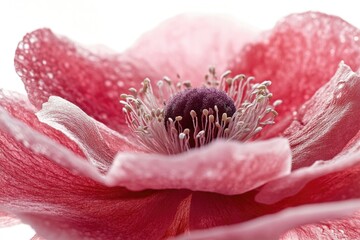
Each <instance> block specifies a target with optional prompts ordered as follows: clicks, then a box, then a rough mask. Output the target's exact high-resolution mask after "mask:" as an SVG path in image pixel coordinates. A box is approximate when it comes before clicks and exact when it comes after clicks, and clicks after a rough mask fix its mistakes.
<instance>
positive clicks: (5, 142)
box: [0, 109, 190, 240]
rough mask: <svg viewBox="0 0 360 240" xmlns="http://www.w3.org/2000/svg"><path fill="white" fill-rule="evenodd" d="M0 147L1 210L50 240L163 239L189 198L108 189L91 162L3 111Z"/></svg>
mask: <svg viewBox="0 0 360 240" xmlns="http://www.w3.org/2000/svg"><path fill="white" fill-rule="evenodd" d="M0 143H1V146H2V147H1V151H0V176H1V178H0V209H2V210H4V211H6V212H10V213H12V214H14V215H16V216H17V217H18V218H19V219H20V220H21V221H22V222H24V223H27V224H30V225H31V226H32V227H33V228H34V229H35V230H36V231H37V233H38V234H39V235H40V236H42V237H44V238H45V239H64V240H65V239H66V240H67V239H84V238H92V239H124V238H127V237H128V236H131V237H133V238H137V239H143V238H145V237H146V238H149V239H159V238H162V237H164V236H167V233H168V231H169V228H170V227H173V228H175V227H176V225H174V224H172V222H173V220H174V217H175V215H176V213H177V211H178V209H177V208H178V206H179V204H180V203H181V202H182V200H183V199H185V198H186V197H187V196H188V195H189V194H190V193H189V191H181V190H177V191H171V190H165V191H143V192H130V191H128V190H126V189H124V188H121V187H111V188H109V187H106V186H104V185H103V184H101V183H99V182H102V181H103V178H102V176H101V175H100V173H99V172H97V170H96V169H95V167H93V166H91V165H90V163H89V162H87V161H85V160H83V159H81V158H80V157H79V156H76V155H75V154H74V153H73V152H71V151H70V150H68V149H67V148H65V147H64V146H61V145H60V144H58V143H56V142H55V141H53V140H51V139H49V138H47V137H46V136H44V135H42V134H40V133H38V132H36V131H34V130H32V129H31V128H29V127H28V126H27V125H25V124H24V123H22V122H20V121H18V120H16V119H14V118H12V117H10V116H9V114H8V113H7V112H6V111H4V110H2V109H1V110H0ZM62 166H65V167H66V168H63V167H62ZM68 169H70V170H68ZM84 176H85V177H84ZM92 179H95V180H96V181H94V180H92ZM164 203H166V205H164ZM173 231H176V229H174V230H173Z"/></svg>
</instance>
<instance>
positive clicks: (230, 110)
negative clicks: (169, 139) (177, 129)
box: [165, 87, 236, 134]
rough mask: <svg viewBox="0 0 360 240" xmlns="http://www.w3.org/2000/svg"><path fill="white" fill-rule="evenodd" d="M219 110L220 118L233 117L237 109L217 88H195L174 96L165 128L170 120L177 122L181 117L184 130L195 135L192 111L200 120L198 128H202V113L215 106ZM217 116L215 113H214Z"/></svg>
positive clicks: (166, 114) (167, 108) (168, 109)
mask: <svg viewBox="0 0 360 240" xmlns="http://www.w3.org/2000/svg"><path fill="white" fill-rule="evenodd" d="M215 105H216V106H217V108H218V109H219V117H220V118H221V116H222V114H223V113H226V114H227V116H228V117H231V116H232V115H233V114H234V113H235V111H236V107H235V105H234V101H233V100H232V99H231V98H230V97H229V96H228V95H227V94H226V93H225V92H224V91H221V90H218V89H215V88H205V87H204V88H193V89H188V90H184V91H181V92H179V93H177V94H176V95H175V96H173V97H172V98H171V99H170V101H169V102H168V103H167V105H166V107H165V126H166V124H167V122H168V119H169V118H172V119H173V120H175V117H177V116H181V117H182V120H181V121H180V124H181V126H182V129H185V128H188V129H190V132H191V134H193V133H194V127H193V120H192V117H191V115H190V111H191V110H194V111H195V112H196V115H197V118H198V126H200V127H201V126H202V122H201V120H202V117H201V116H202V111H203V110H204V109H207V110H209V109H213V110H214V106H215ZM214 114H215V111H214Z"/></svg>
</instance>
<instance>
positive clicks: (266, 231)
mask: <svg viewBox="0 0 360 240" xmlns="http://www.w3.org/2000/svg"><path fill="white" fill-rule="evenodd" d="M359 208H360V201H359V200H352V201H340V202H336V203H324V204H312V205H307V206H300V207H296V208H290V209H286V210H283V211H281V212H279V213H275V214H271V215H267V216H263V217H259V218H256V219H254V220H251V221H248V222H244V223H240V224H234V225H230V226H222V227H216V228H212V229H208V230H198V231H193V232H190V233H188V234H184V235H181V236H179V237H177V238H176V240H185V239H186V240H200V239H214V240H215V239H218V240H220V239H222V240H226V239H239V240H240V239H263V240H270V239H278V238H279V237H280V236H281V235H282V234H283V233H284V232H285V231H287V230H289V229H292V228H294V227H298V226H300V225H304V224H308V223H313V222H318V221H321V220H327V219H336V218H339V217H344V216H346V215H350V214H352V213H353V212H354V211H355V210H358V209H359Z"/></svg>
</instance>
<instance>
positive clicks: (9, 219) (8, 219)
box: [0, 212, 21, 228]
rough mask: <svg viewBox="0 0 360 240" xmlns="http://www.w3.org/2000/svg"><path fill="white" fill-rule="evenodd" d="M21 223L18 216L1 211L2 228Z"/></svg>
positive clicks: (0, 225) (0, 226) (0, 221)
mask: <svg viewBox="0 0 360 240" xmlns="http://www.w3.org/2000/svg"><path fill="white" fill-rule="evenodd" d="M19 223H21V222H20V220H19V219H18V218H16V216H14V215H12V214H8V213H5V212H0V228H3V227H10V226H13V225H17V224H19Z"/></svg>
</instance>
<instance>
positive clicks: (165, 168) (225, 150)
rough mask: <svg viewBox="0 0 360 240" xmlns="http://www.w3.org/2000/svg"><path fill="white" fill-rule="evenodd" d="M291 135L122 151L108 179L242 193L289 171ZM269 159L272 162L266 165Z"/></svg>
mask: <svg viewBox="0 0 360 240" xmlns="http://www.w3.org/2000/svg"><path fill="white" fill-rule="evenodd" d="M290 162H291V153H290V149H289V146H288V142H287V140H286V139H282V138H277V139H272V140H268V141H262V142H260V141H259V142H251V143H237V142H224V141H216V142H214V143H212V144H209V145H208V146H205V147H203V148H199V149H194V150H192V151H189V152H185V153H182V154H178V155H170V156H166V155H159V154H139V153H119V155H118V156H117V157H116V160H115V161H114V163H113V165H112V167H111V169H110V170H109V172H108V174H107V176H106V181H107V184H109V185H110V186H111V185H116V186H126V187H127V188H128V189H131V190H135V191H138V190H143V189H169V188H170V189H184V188H185V189H190V190H193V191H209V192H217V193H222V194H240V193H243V192H246V191H249V190H251V189H254V188H256V187H258V186H260V185H262V184H264V183H266V182H268V181H269V180H271V179H275V178H278V177H280V176H284V175H286V174H289V172H290V168H291V164H290ZM264 165H266V167H264Z"/></svg>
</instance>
